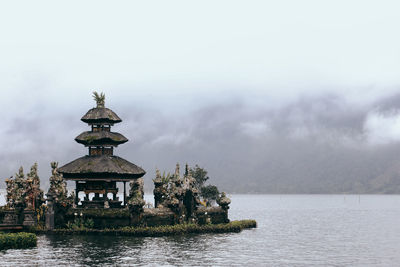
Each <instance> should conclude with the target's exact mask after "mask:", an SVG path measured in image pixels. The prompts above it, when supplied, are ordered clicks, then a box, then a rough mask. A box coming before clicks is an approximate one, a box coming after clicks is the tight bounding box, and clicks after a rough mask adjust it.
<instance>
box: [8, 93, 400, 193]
mask: <svg viewBox="0 0 400 267" xmlns="http://www.w3.org/2000/svg"><path fill="white" fill-rule="evenodd" d="M259 103H260V99H259V101H258V105H254V103H253V102H251V101H248V100H246V99H238V98H237V97H233V98H226V99H223V101H219V102H215V103H214V104H209V105H205V106H202V107H198V108H194V109H190V110H189V109H185V108H177V109H176V112H175V113H164V112H163V110H162V109H160V108H157V107H151V108H149V107H143V106H141V107H138V105H135V104H132V103H131V102H128V101H126V102H121V103H120V104H119V105H115V103H114V106H110V108H112V109H113V110H114V111H115V112H116V113H117V114H118V115H119V116H120V117H121V118H122V119H123V122H122V123H120V124H119V125H116V126H115V131H118V132H121V133H122V134H124V135H125V136H126V137H128V139H129V140H130V141H129V142H128V143H126V144H124V145H121V146H119V147H118V148H116V149H115V154H116V155H120V156H122V157H124V158H126V159H128V160H130V161H132V162H134V163H136V164H137V165H140V166H141V167H143V168H144V169H145V170H146V171H147V174H146V175H145V177H144V179H145V190H146V191H147V192H150V191H151V190H152V188H153V185H152V178H154V176H155V169H156V168H159V169H160V170H161V171H164V170H165V171H167V172H168V171H169V172H173V171H174V167H175V164H176V163H177V162H179V163H181V164H182V165H183V164H185V163H188V164H189V165H191V166H194V165H195V164H199V165H200V166H201V167H204V168H205V169H206V170H208V172H209V176H210V177H211V179H210V181H209V182H210V183H211V184H215V185H217V186H218V187H219V188H220V189H221V190H223V191H227V192H229V193H400V156H399V152H400V113H399V110H400V95H392V96H387V97H382V98H378V99H376V100H375V101H371V102H362V103H361V104H360V103H356V102H354V101H353V102H351V101H348V100H347V99H346V98H345V97H343V96H340V95H335V94H324V95H314V96H302V97H299V98H296V99H294V100H293V101H290V102H287V103H282V104H280V105H276V103H271V102H270V101H269V100H268V98H266V97H265V98H264V103H265V105H260V104H259ZM106 106H107V102H106ZM89 108H91V106H82V107H79V108H78V109H76V110H73V111H72V112H69V113H68V112H66V111H65V109H60V111H58V112H55V113H47V114H44V113H36V112H35V111H33V112H31V113H30V114H29V115H28V116H24V117H19V118H13V120H12V123H10V124H8V127H6V128H5V129H3V131H2V132H1V137H2V140H3V141H2V142H3V143H2V144H3V148H5V151H6V152H5V153H3V154H2V155H1V156H0V162H1V166H2V168H1V170H0V171H1V175H2V176H1V177H2V178H3V179H2V181H4V178H8V177H9V176H11V175H12V174H13V173H15V172H16V171H17V170H18V167H19V166H20V165H23V166H24V167H25V171H28V169H29V166H31V165H32V164H33V163H34V162H38V163H39V173H40V176H41V178H42V185H43V186H44V187H46V186H47V185H48V177H49V176H50V168H49V164H50V162H51V161H53V160H55V161H58V162H60V164H61V165H62V164H65V163H67V162H69V161H71V160H72V159H75V158H77V157H80V156H82V155H84V154H86V153H87V151H86V148H84V147H83V146H81V145H79V144H77V143H75V141H74V140H73V139H74V138H75V137H76V136H77V135H78V134H80V133H81V132H83V131H86V130H87V125H86V124H84V123H82V122H81V121H80V117H81V116H82V115H83V114H84V113H85V112H86V110H88V109H89ZM5 140H6V141H5ZM0 187H3V188H4V183H0Z"/></svg>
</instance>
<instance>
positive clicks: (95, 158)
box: [59, 94, 146, 208]
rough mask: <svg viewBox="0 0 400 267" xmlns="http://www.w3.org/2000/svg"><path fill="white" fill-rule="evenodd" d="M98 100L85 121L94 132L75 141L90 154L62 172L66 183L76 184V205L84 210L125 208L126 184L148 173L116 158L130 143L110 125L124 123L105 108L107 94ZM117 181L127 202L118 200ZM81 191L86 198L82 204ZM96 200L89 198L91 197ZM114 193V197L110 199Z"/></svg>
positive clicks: (85, 116) (85, 117) (65, 167)
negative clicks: (120, 184)
mask: <svg viewBox="0 0 400 267" xmlns="http://www.w3.org/2000/svg"><path fill="white" fill-rule="evenodd" d="M102 97H103V98H102V99H100V100H99V99H97V98H96V101H97V107H96V108H92V109H90V110H89V111H88V112H87V113H86V114H85V115H84V116H83V117H82V119H81V120H82V121H83V122H86V123H88V124H89V126H90V127H91V131H87V132H83V133H81V134H80V135H78V136H77V137H76V138H75V141H76V142H78V143H80V144H83V145H84V146H86V147H87V148H88V155H86V156H84V157H81V158H78V159H76V160H74V161H72V162H70V163H68V164H66V165H64V166H62V167H61V168H59V172H60V173H62V174H63V177H64V178H65V179H66V180H73V181H75V183H76V188H75V204H76V205H78V203H79V202H81V204H80V205H79V206H81V207H85V208H86V207H87V208H102V207H110V208H117V207H123V206H125V205H126V182H128V181H131V180H134V179H137V178H140V177H142V176H143V175H144V174H145V173H146V172H145V171H144V170H143V169H142V168H140V167H138V166H136V165H135V164H133V163H131V162H129V161H127V160H125V159H123V158H121V157H118V156H114V148H115V147H117V146H118V145H120V144H123V143H125V142H127V141H128V139H127V138H126V137H125V136H123V135H122V134H120V133H116V132H112V131H111V126H113V125H114V124H115V123H119V122H121V121H122V120H121V119H120V118H119V117H118V116H117V114H115V113H114V112H113V111H112V110H110V109H108V108H105V107H104V95H103V94H102ZM117 182H122V183H123V188H124V199H123V205H122V200H119V198H118V197H117V193H118V187H117ZM79 192H84V193H85V197H84V199H83V200H81V201H79V200H80V199H79V197H78V194H79ZM90 193H94V197H93V198H92V199H89V194H90ZM109 193H111V194H112V197H111V198H108V194H109Z"/></svg>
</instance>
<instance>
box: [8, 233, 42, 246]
mask: <svg viewBox="0 0 400 267" xmlns="http://www.w3.org/2000/svg"><path fill="white" fill-rule="evenodd" d="M36 243H37V237H36V235H35V234H33V233H7V234H6V233H0V250H3V249H10V248H14V249H17V248H18V249H21V248H31V247H36Z"/></svg>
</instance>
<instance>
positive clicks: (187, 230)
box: [36, 220, 257, 237]
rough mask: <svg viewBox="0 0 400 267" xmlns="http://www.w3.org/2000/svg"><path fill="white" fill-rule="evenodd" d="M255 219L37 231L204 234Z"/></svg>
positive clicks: (233, 229)
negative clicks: (216, 222) (201, 223)
mask: <svg viewBox="0 0 400 267" xmlns="http://www.w3.org/2000/svg"><path fill="white" fill-rule="evenodd" d="M256 227H257V222H256V221H255V220H241V221H232V222H230V223H224V224H206V225H197V224H176V225H165V226H156V227H132V226H129V227H122V228H115V229H111V228H109V229H101V230H100V229H89V228H86V229H82V228H80V229H55V230H53V231H51V232H48V231H40V230H39V231H36V232H37V233H52V234H60V235H75V234H78V235H114V236H115V235H121V236H122V235H123V236H140V237H157V236H171V235H185V234H204V233H239V232H241V231H242V230H243V229H249V228H256Z"/></svg>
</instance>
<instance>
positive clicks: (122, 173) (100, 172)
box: [58, 155, 146, 181]
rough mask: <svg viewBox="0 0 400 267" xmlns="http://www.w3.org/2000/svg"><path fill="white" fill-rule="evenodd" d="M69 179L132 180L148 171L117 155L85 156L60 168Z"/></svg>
mask: <svg viewBox="0 0 400 267" xmlns="http://www.w3.org/2000/svg"><path fill="white" fill-rule="evenodd" d="M58 171H59V172H60V173H62V174H63V176H64V178H65V179H67V180H69V179H70V180H85V179H87V180H114V181H123V180H132V179H135V178H140V177H142V176H143V175H145V174H146V172H145V171H144V170H143V169H142V168H140V167H138V166H136V165H135V164H133V163H131V162H129V161H127V160H125V159H123V158H120V157H117V156H106V155H102V156H84V157H81V158H78V159H76V160H74V161H72V162H70V163H68V164H66V165H64V166H62V167H61V168H59V169H58Z"/></svg>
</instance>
